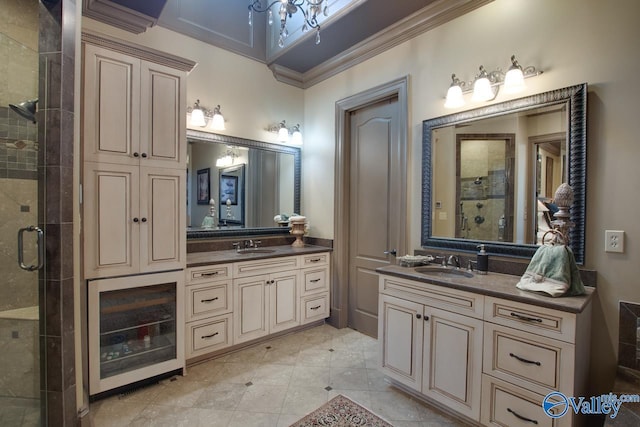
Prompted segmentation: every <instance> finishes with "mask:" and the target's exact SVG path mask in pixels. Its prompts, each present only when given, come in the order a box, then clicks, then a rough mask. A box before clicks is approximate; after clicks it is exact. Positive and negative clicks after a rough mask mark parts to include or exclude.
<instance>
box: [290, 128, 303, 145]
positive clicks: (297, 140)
mask: <svg viewBox="0 0 640 427" xmlns="http://www.w3.org/2000/svg"><path fill="white" fill-rule="evenodd" d="M291 132H292V133H291V145H302V132H300V125H299V124H297V125H295V126H293V127H292V128H291Z"/></svg>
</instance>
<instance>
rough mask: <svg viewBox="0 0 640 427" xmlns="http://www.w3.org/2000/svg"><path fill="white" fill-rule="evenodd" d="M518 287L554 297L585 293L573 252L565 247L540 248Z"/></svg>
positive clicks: (544, 246) (547, 246)
mask: <svg viewBox="0 0 640 427" xmlns="http://www.w3.org/2000/svg"><path fill="white" fill-rule="evenodd" d="M516 287H517V288H518V289H522V290H524V291H533V292H544V293H546V294H549V295H550V296H552V297H559V296H563V295H566V296H574V295H582V294H584V293H585V290H584V284H583V283H582V280H581V279H580V272H579V271H578V266H577V265H576V260H575V258H574V256H573V252H572V251H571V249H570V248H569V247H567V246H564V245H556V246H549V245H542V246H540V247H539V248H538V250H536V253H535V254H534V255H533V258H531V262H530V263H529V266H528V267H527V271H525V273H524V274H523V275H522V277H521V278H520V281H519V282H518V284H517V285H516Z"/></svg>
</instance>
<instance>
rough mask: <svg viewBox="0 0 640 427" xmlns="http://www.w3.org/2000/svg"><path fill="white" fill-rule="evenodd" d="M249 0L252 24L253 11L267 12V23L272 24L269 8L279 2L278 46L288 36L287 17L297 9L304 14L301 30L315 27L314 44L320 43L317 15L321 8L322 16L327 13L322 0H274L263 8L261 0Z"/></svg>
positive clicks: (271, 14)
mask: <svg viewBox="0 0 640 427" xmlns="http://www.w3.org/2000/svg"><path fill="white" fill-rule="evenodd" d="M250 1H251V3H250V4H249V25H253V12H258V13H265V12H267V21H268V22H269V25H273V12H272V11H271V8H272V7H273V5H275V4H276V3H280V9H279V10H278V15H279V16H280V37H278V46H280V47H284V39H286V38H287V37H288V36H289V31H288V30H287V18H291V17H292V16H293V14H294V13H297V12H298V11H300V12H302V15H304V24H303V25H302V32H303V33H304V32H307V31H308V30H309V28H315V29H316V44H320V24H318V19H317V17H318V14H319V13H320V10H321V9H322V13H323V14H324V16H327V15H328V12H327V6H326V2H325V1H324V0H275V1H274V2H272V3H270V4H269V5H268V6H266V7H265V8H264V9H263V8H262V1H261V0H250ZM323 3H325V6H324V8H322V4H323Z"/></svg>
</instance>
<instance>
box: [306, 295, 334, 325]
mask: <svg viewBox="0 0 640 427" xmlns="http://www.w3.org/2000/svg"><path fill="white" fill-rule="evenodd" d="M300 306H301V310H302V316H300V317H301V319H302V324H305V323H309V322H314V321H316V320H320V319H324V318H327V317H329V293H328V292H325V293H323V294H318V295H312V296H309V297H305V298H303V299H302V304H300Z"/></svg>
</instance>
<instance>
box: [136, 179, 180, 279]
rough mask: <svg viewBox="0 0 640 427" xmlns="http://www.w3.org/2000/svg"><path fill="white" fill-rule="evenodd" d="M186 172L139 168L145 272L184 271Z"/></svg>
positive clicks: (142, 268) (142, 248) (142, 265)
mask: <svg viewBox="0 0 640 427" xmlns="http://www.w3.org/2000/svg"><path fill="white" fill-rule="evenodd" d="M185 175H186V173H185V171H184V170H177V169H162V168H146V167H142V168H140V197H141V198H140V217H141V218H140V243H141V248H140V266H141V270H142V271H157V270H170V269H172V268H183V264H184V260H185V259H186V238H187V235H186V232H185V230H186V229H187V225H186V219H185V208H184V207H185V206H186V203H187V202H186V183H185V181H186V176H185Z"/></svg>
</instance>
